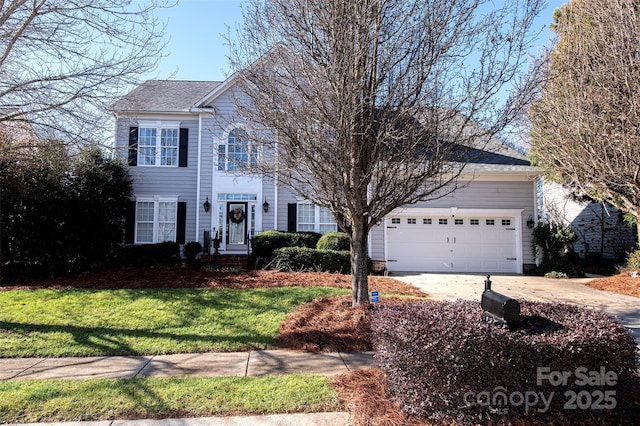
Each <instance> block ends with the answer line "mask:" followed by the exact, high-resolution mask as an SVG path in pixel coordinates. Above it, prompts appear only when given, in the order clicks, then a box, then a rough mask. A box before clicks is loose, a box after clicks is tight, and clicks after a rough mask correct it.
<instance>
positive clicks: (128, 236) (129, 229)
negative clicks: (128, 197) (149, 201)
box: [124, 201, 136, 244]
mask: <svg viewBox="0 0 640 426" xmlns="http://www.w3.org/2000/svg"><path fill="white" fill-rule="evenodd" d="M135 229H136V202H135V201H129V202H128V203H127V208H126V210H125V213H124V243H125V244H133V243H134V242H135V239H134V233H135Z"/></svg>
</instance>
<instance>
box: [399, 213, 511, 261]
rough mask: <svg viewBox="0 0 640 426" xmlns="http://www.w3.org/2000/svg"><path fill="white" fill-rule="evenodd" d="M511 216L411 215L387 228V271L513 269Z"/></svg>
mask: <svg viewBox="0 0 640 426" xmlns="http://www.w3.org/2000/svg"><path fill="white" fill-rule="evenodd" d="M512 224H513V219H512V218H505V219H503V218H497V219H496V218H482V217H479V218H478V219H475V220H474V221H473V223H472V221H471V220H470V219H468V218H463V219H452V218H450V217H429V218H427V217H412V218H411V220H408V218H405V217H403V218H400V223H397V220H396V223H395V224H394V225H393V226H389V227H388V228H387V239H388V242H387V261H388V269H389V270H390V271H426V272H428V271H432V272H487V273H489V272H516V271H517V265H516V260H515V259H516V232H515V228H513V225H512Z"/></svg>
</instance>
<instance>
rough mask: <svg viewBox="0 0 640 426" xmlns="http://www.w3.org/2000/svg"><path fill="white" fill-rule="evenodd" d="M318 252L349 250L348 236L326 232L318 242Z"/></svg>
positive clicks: (342, 233)
mask: <svg viewBox="0 0 640 426" xmlns="http://www.w3.org/2000/svg"><path fill="white" fill-rule="evenodd" d="M316 248H317V249H318V250H335V251H345V250H351V246H350V244H349V236H348V235H347V234H345V233H344V232H327V233H326V234H324V235H323V236H322V237H320V239H319V240H318V244H317V245H316Z"/></svg>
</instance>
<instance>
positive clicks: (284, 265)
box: [271, 247, 351, 274]
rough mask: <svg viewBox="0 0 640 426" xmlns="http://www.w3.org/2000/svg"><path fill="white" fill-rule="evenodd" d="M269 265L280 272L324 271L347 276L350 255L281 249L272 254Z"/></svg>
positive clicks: (334, 251)
mask: <svg viewBox="0 0 640 426" xmlns="http://www.w3.org/2000/svg"><path fill="white" fill-rule="evenodd" d="M271 265H272V266H273V267H274V268H276V269H279V270H281V271H293V272H302V271H326V272H337V273H341V274H349V273H351V253H350V252H349V251H336V250H317V249H312V248H307V247H283V248H279V249H277V250H276V251H275V252H274V255H273V259H272V261H271Z"/></svg>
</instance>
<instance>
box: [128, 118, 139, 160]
mask: <svg viewBox="0 0 640 426" xmlns="http://www.w3.org/2000/svg"><path fill="white" fill-rule="evenodd" d="M129 165H130V166H137V165H138V128H137V127H129Z"/></svg>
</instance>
